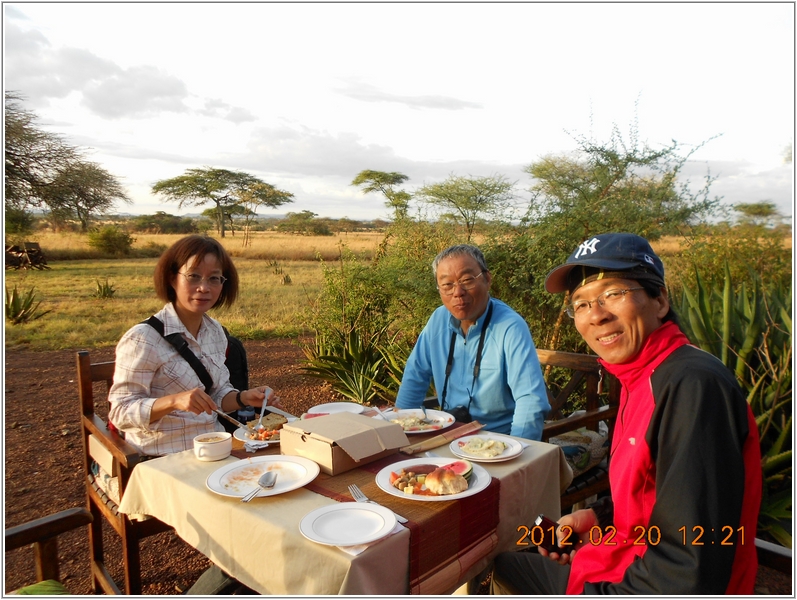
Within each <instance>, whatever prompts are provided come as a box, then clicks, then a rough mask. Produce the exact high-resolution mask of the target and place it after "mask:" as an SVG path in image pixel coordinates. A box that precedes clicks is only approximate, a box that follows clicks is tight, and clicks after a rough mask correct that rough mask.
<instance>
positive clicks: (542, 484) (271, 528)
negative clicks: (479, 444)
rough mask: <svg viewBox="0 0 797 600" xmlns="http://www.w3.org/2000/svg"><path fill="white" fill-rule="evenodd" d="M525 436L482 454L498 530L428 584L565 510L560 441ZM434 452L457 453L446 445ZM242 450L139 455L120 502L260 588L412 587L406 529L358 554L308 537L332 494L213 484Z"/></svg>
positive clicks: (435, 585)
mask: <svg viewBox="0 0 797 600" xmlns="http://www.w3.org/2000/svg"><path fill="white" fill-rule="evenodd" d="M524 441H525V440H524ZM528 443H529V447H527V448H526V449H524V451H523V453H522V454H521V455H520V456H519V457H517V458H515V459H513V460H510V461H507V462H502V463H481V465H482V466H483V467H484V468H485V469H487V471H488V472H489V473H490V474H491V475H492V476H493V477H495V478H498V479H499V480H500V484H501V488H500V504H499V519H500V521H499V525H498V530H497V536H496V537H495V539H493V540H492V542H491V543H489V544H485V545H484V546H483V547H481V548H477V549H474V551H473V552H472V553H471V554H470V558H469V562H470V563H471V564H465V565H460V566H459V567H460V568H458V569H456V571H454V570H453V569H452V570H448V571H443V572H441V573H440V574H439V576H437V577H436V578H434V579H433V580H431V581H430V582H428V585H426V587H425V589H424V590H422V591H423V593H451V592H453V591H454V590H455V589H456V588H457V587H458V586H459V585H460V584H462V583H463V582H464V581H466V580H467V579H469V578H471V577H474V576H476V575H477V574H478V573H479V572H480V571H481V570H483V569H484V568H485V567H486V566H487V565H488V564H489V562H490V561H491V560H492V558H493V557H494V556H495V555H496V554H497V553H498V552H503V551H511V550H516V549H518V546H517V545H516V542H517V540H518V539H519V538H520V537H521V535H522V533H518V527H521V526H524V525H525V526H528V527H531V526H532V525H533V522H534V518H535V517H536V515H537V514H539V513H541V512H543V513H545V514H547V515H549V516H550V517H552V518H554V519H556V518H558V517H559V496H560V492H561V490H562V489H564V488H566V487H567V485H569V483H570V480H571V479H572V473H571V471H570V468H569V467H568V466H567V463H566V462H565V460H564V456H563V455H562V453H561V450H559V448H558V447H556V446H552V445H550V444H544V443H540V442H528ZM435 452H436V453H437V454H439V455H441V456H453V455H452V454H451V453H450V452H449V451H448V448H447V447H441V448H438V449H436V450H435ZM408 458H409V457H408ZM237 460H239V459H237V458H234V457H229V458H226V459H224V460H223V461H218V462H202V461H199V460H197V459H196V458H195V457H194V454H193V452H192V451H187V452H181V453H179V454H173V455H169V456H164V457H161V458H158V459H154V460H150V461H147V462H144V463H141V464H140V465H138V466H137V467H136V468H135V469H134V470H133V474H132V476H131V479H130V482H129V483H128V486H127V489H126V491H125V494H124V498H123V499H122V503H121V505H120V507H119V509H120V511H121V512H123V513H126V514H129V515H133V514H146V515H151V516H154V517H156V518H158V519H160V520H161V521H163V522H165V523H168V524H169V525H171V526H173V527H174V528H175V531H176V532H177V534H178V535H179V536H180V537H181V538H183V539H184V540H185V541H186V542H187V543H189V544H190V545H191V546H193V547H194V548H196V549H198V550H199V551H200V552H202V553H203V554H204V555H205V556H207V557H208V558H209V559H210V560H212V561H213V562H214V563H216V564H217V565H219V566H220V567H221V568H222V569H224V570H225V571H227V572H228V573H230V574H231V575H232V576H234V577H235V578H236V579H238V580H239V581H241V582H242V583H244V584H245V585H247V586H249V587H251V588H252V589H254V590H257V591H258V592H260V593H261V594H277V595H294V594H302V595H330V594H344V595H355V594H364V595H384V594H406V593H407V592H408V591H409V589H408V586H409V583H408V577H409V575H408V573H409V546H410V531H409V530H407V529H405V530H403V531H401V532H399V533H396V534H394V535H391V536H389V537H387V538H385V539H383V540H381V541H379V542H377V543H375V544H373V545H372V546H371V547H369V548H368V549H367V550H366V551H365V552H363V553H362V554H359V555H357V556H351V555H350V554H348V553H346V552H343V551H341V550H340V549H339V548H336V547H333V546H325V545H321V544H316V543H314V542H311V541H309V540H307V539H305V538H304V537H303V536H302V535H301V533H300V532H299V523H300V522H301V520H302V518H303V517H304V516H305V515H306V514H307V513H309V512H310V511H312V510H315V509H316V508H319V507H321V506H326V505H330V504H334V503H335V501H334V500H332V499H330V498H327V497H325V496H322V495H320V494H316V493H313V492H310V491H308V490H306V489H298V490H294V491H292V492H287V493H285V494H280V495H277V496H270V497H266V498H256V499H255V500H253V501H252V502H250V503H248V504H247V503H242V502H241V501H240V500H239V499H238V498H230V497H225V496H221V495H218V494H215V493H213V492H211V491H210V490H209V489H208V488H207V487H206V485H205V481H206V479H207V477H208V475H210V474H211V473H213V472H214V471H215V470H216V469H218V468H219V467H221V466H223V465H225V464H228V463H231V462H234V461H237ZM243 460H246V459H243ZM345 476H346V474H345V473H343V474H341V475H339V476H338V477H345ZM406 502H412V500H406ZM399 512H400V511H399Z"/></svg>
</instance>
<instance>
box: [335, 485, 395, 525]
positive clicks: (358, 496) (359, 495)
mask: <svg viewBox="0 0 797 600" xmlns="http://www.w3.org/2000/svg"><path fill="white" fill-rule="evenodd" d="M349 493H350V494H351V497H352V498H354V499H355V500H356V501H357V502H370V503H371V504H379V503H378V502H374V501H373V500H369V499H368V496H366V495H365V494H363V492H362V490H361V489H360V488H359V487H357V485H356V484H354V483H352V484H351V485H350V486H349ZM393 514H394V515H395V516H396V521H398V522H399V523H406V522H407V519H406V518H404V517H402V516H401V515H400V514H398V513H397V512H396V511H393Z"/></svg>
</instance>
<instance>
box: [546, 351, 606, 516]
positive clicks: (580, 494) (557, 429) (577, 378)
mask: <svg viewBox="0 0 797 600" xmlns="http://www.w3.org/2000/svg"><path fill="white" fill-rule="evenodd" d="M537 358H539V360H540V364H541V365H542V366H543V370H544V371H546V373H549V372H550V370H551V369H552V368H556V367H559V368H564V369H568V370H570V372H571V373H572V374H571V376H570V379H569V380H568V381H567V382H566V383H565V384H564V385H563V386H562V387H561V391H560V392H559V393H558V394H557V395H555V396H554V394H553V393H552V392H551V390H550V387H549V388H548V401H549V402H550V404H551V411H550V413H548V419H549V420H550V421H551V422H549V423H547V424H546V425H545V426H544V427H543V431H542V441H543V442H547V441H548V440H549V439H550V438H552V437H555V436H558V435H561V434H563V433H566V432H569V431H575V430H577V429H580V428H582V427H586V428H587V429H590V430H592V431H598V424H599V423H600V422H601V421H603V422H604V423H605V424H606V426H607V427H608V432H609V438H608V439H609V440H611V436H612V432H613V430H614V423H615V420H616V418H617V411H618V408H619V404H620V384H619V382H618V381H617V380H616V379H614V378H613V377H611V376H610V375H609V374H608V373H605V372H604V373H603V375H601V367H600V364H599V363H598V358H597V357H596V356H591V355H587V354H577V353H574V352H559V351H555V350H537ZM601 376H602V377H603V388H604V389H605V390H607V392H606V393H605V394H602V393H600V388H601V385H600V380H601ZM576 398H581V399H583V400H584V403H583V412H582V413H577V414H572V415H570V416H567V417H563V409H565V408H566V407H567V405H568V404H571V406H572V402H573V400H574V399H576ZM608 489H609V458H608V454H607V456H606V458H604V459H603V461H601V462H600V463H599V464H597V465H595V466H593V467H592V468H591V469H589V470H588V471H586V472H584V473H582V474H580V475H578V476H577V477H575V478H574V479H573V482H572V483H571V484H570V486H569V487H568V488H567V490H565V492H564V493H563V494H562V500H561V507H562V513H563V514H564V513H565V512H568V510H569V509H571V508H572V506H573V505H574V504H576V503H578V502H581V501H583V500H586V499H587V498H589V497H590V496H593V495H595V494H598V493H600V492H604V491H607V490H608Z"/></svg>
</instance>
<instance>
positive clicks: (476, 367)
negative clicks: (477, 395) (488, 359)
mask: <svg viewBox="0 0 797 600" xmlns="http://www.w3.org/2000/svg"><path fill="white" fill-rule="evenodd" d="M492 318H493V303H492V302H490V306H489V307H488V308H487V316H486V317H485V318H484V323H483V324H482V330H481V333H480V334H479V347H478V349H477V350H476V364H475V365H473V381H472V382H471V384H470V385H471V388H472V389H473V388H475V387H476V379H477V378H478V377H479V371H480V370H481V364H482V350H483V349H484V338H485V336H486V335H487V326H488V325H489V324H490V319H492ZM456 342H457V332H456V331H452V332H451V343H450V344H449V346H448V361H447V362H446V379H445V383H443V394H442V398H441V400H440V408H442V409H443V410H445V409H446V394H447V393H448V376H449V375H451V368H452V367H453V366H454V346H455V344H456Z"/></svg>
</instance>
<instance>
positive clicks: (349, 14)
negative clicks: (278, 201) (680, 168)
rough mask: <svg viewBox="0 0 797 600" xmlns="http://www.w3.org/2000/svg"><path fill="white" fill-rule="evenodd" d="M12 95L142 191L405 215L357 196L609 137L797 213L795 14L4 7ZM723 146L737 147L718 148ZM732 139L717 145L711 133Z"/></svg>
mask: <svg viewBox="0 0 797 600" xmlns="http://www.w3.org/2000/svg"><path fill="white" fill-rule="evenodd" d="M3 17H4V19H3V34H4V36H3V39H4V54H3V58H4V75H5V81H4V88H5V90H14V91H16V92H19V93H20V94H22V95H23V96H24V97H25V98H26V101H25V107H26V108H29V109H30V110H33V111H34V112H36V113H37V114H38V115H39V117H40V123H41V125H42V126H44V127H46V128H47V129H48V130H50V131H53V132H57V133H59V134H61V135H63V136H64V137H65V138H66V139H67V140H68V141H69V142H71V143H73V144H75V145H79V146H82V147H86V148H90V149H91V153H90V155H89V158H90V159H91V160H93V161H95V162H98V163H100V164H101V165H102V166H103V167H104V168H105V169H107V170H108V171H110V172H111V173H113V174H114V175H116V176H117V177H119V179H120V180H121V181H122V183H123V184H124V185H125V187H126V188H127V191H128V194H129V196H130V197H131V199H133V201H134V204H133V205H132V206H122V207H120V210H121V211H122V212H130V213H135V214H142V213H152V212H154V211H155V210H166V211H167V212H171V213H172V214H181V212H182V213H185V212H196V211H197V209H196V208H193V209H186V210H183V211H179V210H178V208H177V206H176V205H175V204H169V205H166V206H164V205H163V204H161V202H160V201H159V199H158V198H157V197H156V196H153V195H152V193H151V192H150V189H151V186H152V184H153V183H154V182H155V181H157V180H159V179H165V178H169V177H175V176H177V175H181V174H182V173H183V172H184V171H185V170H186V169H189V168H196V167H202V166H213V167H220V168H227V169H232V170H241V171H246V172H249V173H251V174H253V175H256V176H258V177H260V178H262V179H263V180H265V181H267V182H269V183H271V184H273V185H275V186H277V187H279V188H281V189H284V190H287V191H290V192H292V193H293V194H294V195H295V201H294V203H293V204H289V205H287V206H286V207H283V208H281V209H278V210H267V211H265V212H264V213H263V214H269V213H277V212H283V213H284V212H286V211H302V210H311V211H313V212H315V213H317V214H318V215H320V216H328V217H334V218H339V217H344V216H346V217H349V218H353V219H373V218H387V217H388V216H389V214H390V213H389V211H388V209H387V208H386V207H385V206H384V201H383V198H381V197H380V196H378V195H369V196H365V195H363V194H362V193H361V192H360V191H359V189H358V188H355V187H352V186H351V185H350V183H351V180H352V179H353V178H354V177H355V175H357V173H359V172H360V171H361V170H363V169H374V170H380V171H399V172H401V173H404V174H406V175H408V176H409V177H410V180H409V181H408V183H407V185H406V189H407V190H408V191H412V190H413V189H415V188H416V187H419V186H421V185H424V184H427V183H433V182H437V181H441V180H443V179H445V178H446V177H448V176H449V175H452V174H455V175H464V176H467V175H471V176H486V175H494V174H500V175H504V176H506V177H507V178H508V179H509V180H511V181H516V182H517V190H518V197H519V198H520V199H521V200H522V199H523V198H524V197H528V193H527V191H526V190H527V189H528V187H529V186H530V185H531V180H530V178H529V176H528V175H527V174H525V173H524V172H523V167H525V166H527V165H529V164H530V163H532V162H534V161H536V160H538V159H539V158H541V157H542V156H545V155H548V154H561V153H567V152H571V151H573V150H574V149H575V148H576V142H575V139H574V138H575V137H579V136H582V135H583V136H589V137H592V138H593V139H595V140H596V141H599V142H602V141H607V140H608V139H609V136H610V134H611V130H612V126H613V125H617V126H618V127H619V129H620V131H621V132H622V133H624V134H625V135H626V137H628V132H629V128H630V126H631V124H632V123H633V122H636V123H637V124H638V131H639V138H640V139H641V141H643V142H646V143H647V144H649V145H650V146H652V147H660V146H662V145H666V144H668V143H669V142H670V141H671V140H673V139H674V140H677V141H678V142H679V143H681V144H683V145H684V149H685V150H687V151H688V150H691V149H693V148H694V147H696V146H699V145H700V144H701V143H702V142H705V141H707V140H710V141H708V143H706V144H705V145H703V146H702V147H700V148H699V149H697V151H696V152H695V153H694V154H693V155H692V162H691V163H690V165H689V169H687V171H688V172H689V175H690V178H691V179H692V180H693V181H694V182H698V183H699V182H700V181H701V180H702V178H703V177H704V176H705V175H706V174H707V173H709V172H710V174H711V176H714V177H716V178H717V179H716V181H715V183H714V184H713V187H712V190H713V193H714V194H716V195H720V196H723V197H724V201H725V202H727V203H735V202H757V201H761V200H771V201H773V202H775V203H776V204H777V206H778V208H779V210H780V211H781V213H782V214H784V215H792V213H793V208H792V204H793V202H792V200H793V189H792V187H793V165H792V164H788V163H784V155H785V154H786V149H787V148H788V147H789V146H790V145H791V144H792V143H793V132H794V4H792V3H777V4H776V3H771V4H762V3H749V4H738V3H703V4H693V3H671V4H670V3H657V4H651V3H639V4H637V3H617V4H606V3H579V4H571V3H552V4H516V3H506V4H503V3H462V4H459V3H384V4H383V3H348V4H344V3H263V4H259V3H254V4H251V3H240V4H230V3H169V4H165V3H63V4H62V3H24V2H20V3H14V2H10V3H4V5H3ZM715 136H718V137H715ZM712 138H713V139H712Z"/></svg>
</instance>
